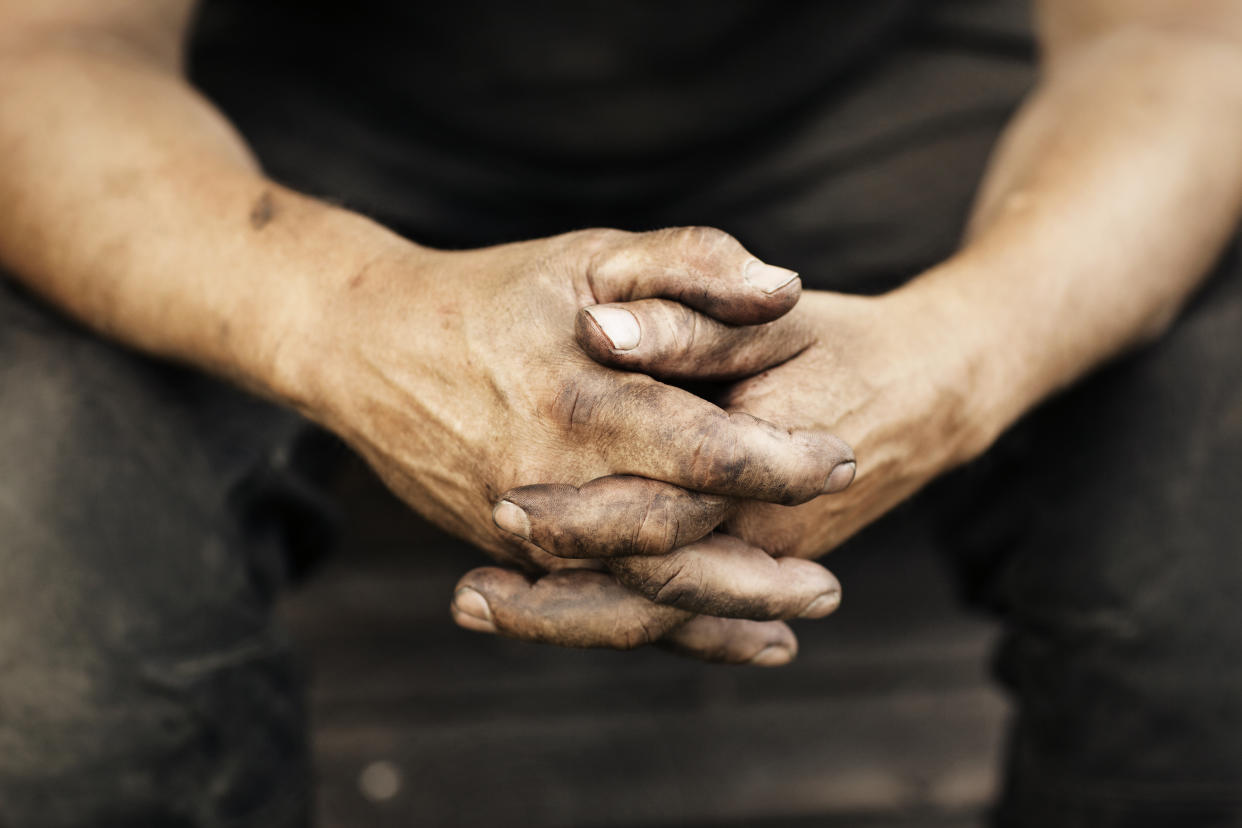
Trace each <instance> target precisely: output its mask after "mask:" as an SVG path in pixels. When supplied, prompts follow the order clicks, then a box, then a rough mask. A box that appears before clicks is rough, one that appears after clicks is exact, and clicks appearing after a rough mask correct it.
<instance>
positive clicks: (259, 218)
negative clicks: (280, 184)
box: [250, 190, 276, 230]
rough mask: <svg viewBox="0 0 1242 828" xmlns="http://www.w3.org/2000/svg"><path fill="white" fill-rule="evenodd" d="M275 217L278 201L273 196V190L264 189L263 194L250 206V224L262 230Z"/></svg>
mask: <svg viewBox="0 0 1242 828" xmlns="http://www.w3.org/2000/svg"><path fill="white" fill-rule="evenodd" d="M275 217H276V202H275V200H274V199H273V198H272V193H271V191H270V190H264V191H263V195H261V196H259V198H258V199H257V200H256V201H255V203H254V206H253V207H251V208H250V226H251V227H253V228H254V229H255V230H262V229H263V228H264V227H267V225H268V224H269V223H270V222H271V221H272V219H273V218H275Z"/></svg>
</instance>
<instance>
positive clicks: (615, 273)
mask: <svg viewBox="0 0 1242 828" xmlns="http://www.w3.org/2000/svg"><path fill="white" fill-rule="evenodd" d="M610 238H611V237H610ZM587 276H588V280H589V281H590V284H591V290H592V293H593V294H594V295H595V298H596V300H597V301H598V302H601V303H603V302H628V301H630V300H633V299H649V298H655V297H663V298H665V299H673V300H675V301H678V302H683V303H685V304H687V305H689V306H691V307H693V308H697V309H698V310H700V311H702V312H703V313H706V314H707V315H708V316H711V317H714V318H716V319H719V320H721V321H723V322H731V323H733V324H735V325H753V324H756V323H759V322H768V321H771V320H773V319H776V318H777V317H780V316H782V315H783V314H785V313H788V312H789V310H790V309H791V308H793V306H794V305H796V304H797V303H798V297H799V296H800V295H801V292H802V282H801V281H800V280H799V278H798V274H797V273H794V272H793V271H792V270H788V269H786V268H783V267H776V266H775V265H769V264H764V263H763V262H761V261H759V260H758V259H757V258H755V256H754V255H752V254H751V253H750V252H749V251H747V250H746V248H744V247H742V245H741V244H740V243H739V242H738V241H737V239H735V238H733V237H732V236H730V235H729V234H728V233H725V232H724V231H722V230H717V229H716V228H714V227H673V228H669V229H667V230H656V231H653V232H650V233H636V234H629V235H626V236H624V237H622V238H621V241H620V243H615V244H608V245H607V246H605V247H604V249H603V250H601V251H600V253H599V254H597V255H596V256H595V257H594V258H593V259H592V262H591V266H590V269H589V270H588V273H587Z"/></svg>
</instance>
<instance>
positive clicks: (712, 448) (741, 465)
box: [687, 415, 754, 489]
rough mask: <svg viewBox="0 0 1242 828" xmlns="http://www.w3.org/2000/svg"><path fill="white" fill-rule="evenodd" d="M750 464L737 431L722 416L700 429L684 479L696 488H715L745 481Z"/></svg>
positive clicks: (726, 417)
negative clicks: (686, 477)
mask: <svg viewBox="0 0 1242 828" xmlns="http://www.w3.org/2000/svg"><path fill="white" fill-rule="evenodd" d="M752 465H754V464H753V462H752V461H751V460H750V458H748V457H747V456H746V451H745V449H744V447H743V443H742V439H741V437H740V435H739V434H738V431H737V429H736V428H733V427H732V425H731V423H730V421H729V418H728V416H725V415H722V416H720V417H717V418H713V419H712V420H711V421H710V422H707V423H704V424H703V425H701V426H700V427H699V430H698V433H697V435H696V437H695V440H694V451H693V453H692V454H691V456H690V460H689V469H688V475H687V476H688V477H689V479H690V480H691V481H692V482H693V484H694V485H695V487H696V488H698V487H702V488H704V489H715V488H720V487H722V486H728V485H730V484H732V483H734V482H735V481H739V480H744V479H746V478H747V477H748V476H750V474H751V473H752V471H753V470H752V469H751V468H750V467H751V466H752Z"/></svg>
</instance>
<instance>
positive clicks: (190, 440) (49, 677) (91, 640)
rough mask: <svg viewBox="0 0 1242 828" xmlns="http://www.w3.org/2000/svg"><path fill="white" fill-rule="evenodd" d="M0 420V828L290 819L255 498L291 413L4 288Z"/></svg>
mask: <svg viewBox="0 0 1242 828" xmlns="http://www.w3.org/2000/svg"><path fill="white" fill-rule="evenodd" d="M0 411H2V412H3V416H2V417H0V457H3V458H4V473H3V475H0V572H2V573H3V576H2V577H0V653H3V656H2V657H0V822H2V823H5V824H14V825H31V826H44V825H46V826H61V825H65V826H69V825H80V824H88V823H89V824H92V825H113V824H115V825H122V824H124V825H137V824H157V823H158V824H186V825H190V824H193V825H215V824H223V823H225V822H228V824H252V823H251V822H250V821H249V820H252V819H257V820H259V821H256V822H253V824H256V825H258V824H264V825H285V824H297V821H298V820H300V819H301V817H300V814H301V813H302V810H303V809H304V807H305V803H304V802H303V799H304V796H305V793H306V774H305V747H304V738H305V736H304V732H303V712H302V707H301V695H300V690H299V687H298V684H299V682H298V671H297V668H296V665H295V663H294V661H293V659H292V657H291V655H290V652H289V649H288V647H287V645H286V643H285V642H284V640H283V638H282V637H281V636H280V634H279V633H278V632H277V631H276V630H275V629H274V628H273V626H272V623H271V619H270V613H269V610H270V606H271V599H272V593H273V590H274V588H275V586H276V585H277V584H278V583H279V581H280V579H281V577H282V576H281V573H280V569H281V567H282V566H283V564H282V556H283V550H282V549H281V548H280V547H281V540H282V538H281V534H282V531H283V530H282V529H281V528H280V527H279V525H277V524H276V523H273V522H270V521H267V520H266V519H265V518H264V517H263V516H262V514H261V512H260V510H259V508H258V504H257V502H256V500H255V496H259V497H263V496H266V495H262V494H259V492H260V490H267V489H271V487H270V486H267V485H266V484H265V483H264V482H263V479H264V477H265V476H267V477H273V476H278V475H279V469H277V468H275V467H274V466H273V463H275V464H276V465H277V466H278V465H279V455H273V454H272V449H273V446H279V445H282V444H283V442H282V441H284V442H287V438H288V436H289V435H290V434H292V433H293V430H294V429H295V428H296V427H297V426H296V423H295V422H294V421H293V420H292V419H291V418H290V417H289V416H288V415H285V414H283V413H281V412H277V411H276V410H275V409H271V408H270V407H268V406H266V405H264V404H261V403H258V402H257V401H254V400H251V399H250V398H248V397H245V396H244V395H242V394H239V393H236V392H233V391H230V390H228V389H227V388H225V387H224V386H222V385H220V384H218V383H216V382H214V381H212V380H210V379H208V378H205V377H202V376H199V375H196V374H193V373H191V372H188V371H184V370H181V369H179V368H176V367H173V366H168V365H163V364H159V363H156V362H154V361H151V360H148V359H145V358H143V357H140V356H137V355H135V354H132V353H128V352H126V351H124V350H122V349H120V348H118V347H114V346H111V345H108V344H105V343H104V342H102V341H101V340H99V339H97V338H96V337H94V336H92V335H90V334H88V333H85V332H83V331H81V330H79V329H77V328H76V327H74V326H73V325H71V324H69V323H67V322H65V321H63V320H61V319H59V318H58V317H57V316H55V315H54V314H51V313H50V312H48V311H46V310H44V309H43V308H41V307H40V306H39V305H38V304H37V303H35V302H33V301H32V300H31V299H29V297H27V296H25V295H24V294H22V293H20V292H19V291H18V290H17V289H16V288H14V287H13V286H12V285H11V284H9V283H7V282H5V281H3V280H2V279H0ZM274 458H275V459H274ZM265 470H266V471H265ZM229 820H232V821H229Z"/></svg>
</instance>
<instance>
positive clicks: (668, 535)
mask: <svg viewBox="0 0 1242 828" xmlns="http://www.w3.org/2000/svg"><path fill="white" fill-rule="evenodd" d="M676 540H677V532H676V527H675V526H674V521H673V520H672V515H671V513H670V509H669V503H668V498H667V497H665V496H664V495H656V497H655V498H653V499H652V500H651V501H650V502H649V503H648V504H647V507H646V509H644V510H643V516H642V519H641V520H639V521H638V523H637V528H636V529H635V530H634V534H633V537H632V538H631V540H630V547H631V554H634V555H659V554H661V553H663V552H667V551H668V550H670V549H672V548H673V544H674V543H676Z"/></svg>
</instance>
